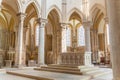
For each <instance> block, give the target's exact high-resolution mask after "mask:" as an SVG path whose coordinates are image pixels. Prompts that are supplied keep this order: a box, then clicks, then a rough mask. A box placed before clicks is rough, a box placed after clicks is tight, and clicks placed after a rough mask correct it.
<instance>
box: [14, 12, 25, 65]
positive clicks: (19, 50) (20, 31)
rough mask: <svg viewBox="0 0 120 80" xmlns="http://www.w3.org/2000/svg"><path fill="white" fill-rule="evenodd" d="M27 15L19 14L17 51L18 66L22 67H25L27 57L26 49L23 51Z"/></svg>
mask: <svg viewBox="0 0 120 80" xmlns="http://www.w3.org/2000/svg"><path fill="white" fill-rule="evenodd" d="M25 16H26V14H24V13H19V14H18V18H19V27H18V42H17V49H16V66H17V67H22V66H24V65H25V56H24V54H25V53H24V51H23V50H24V49H23V25H24V19H25Z"/></svg>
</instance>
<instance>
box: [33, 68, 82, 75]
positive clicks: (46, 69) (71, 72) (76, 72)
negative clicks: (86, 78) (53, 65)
mask: <svg viewBox="0 0 120 80" xmlns="http://www.w3.org/2000/svg"><path fill="white" fill-rule="evenodd" d="M34 70H40V71H49V72H58V73H68V74H76V75H82V73H81V72H80V71H71V70H59V69H49V68H34Z"/></svg>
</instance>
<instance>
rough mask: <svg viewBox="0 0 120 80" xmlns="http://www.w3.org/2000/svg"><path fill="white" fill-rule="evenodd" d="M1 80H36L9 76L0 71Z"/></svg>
mask: <svg viewBox="0 0 120 80" xmlns="http://www.w3.org/2000/svg"><path fill="white" fill-rule="evenodd" d="M0 80H35V79H30V78H25V77H20V76H14V75H9V74H6V73H5V72H3V71H2V72H1V71H0Z"/></svg>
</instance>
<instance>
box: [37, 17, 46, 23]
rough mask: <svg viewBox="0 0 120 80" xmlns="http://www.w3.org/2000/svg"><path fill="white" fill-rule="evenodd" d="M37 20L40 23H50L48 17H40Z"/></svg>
mask: <svg viewBox="0 0 120 80" xmlns="http://www.w3.org/2000/svg"><path fill="white" fill-rule="evenodd" d="M36 21H37V22H38V23H39V24H43V23H44V24H46V23H48V20H47V19H44V18H38V19H36Z"/></svg>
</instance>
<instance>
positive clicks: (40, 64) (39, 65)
mask: <svg viewBox="0 0 120 80" xmlns="http://www.w3.org/2000/svg"><path fill="white" fill-rule="evenodd" d="M41 66H47V65H46V64H43V63H38V65H37V67H41Z"/></svg>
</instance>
